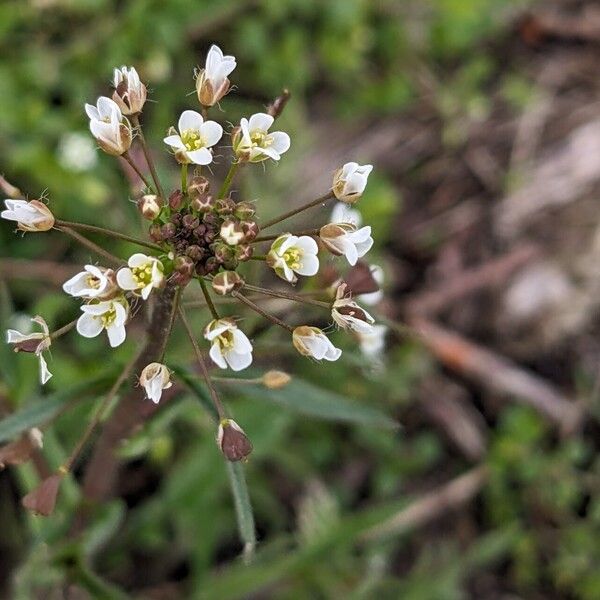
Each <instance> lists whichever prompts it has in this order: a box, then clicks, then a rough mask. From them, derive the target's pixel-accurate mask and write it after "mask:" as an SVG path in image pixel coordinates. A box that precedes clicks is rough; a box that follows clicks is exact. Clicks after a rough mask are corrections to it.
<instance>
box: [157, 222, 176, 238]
mask: <svg viewBox="0 0 600 600" xmlns="http://www.w3.org/2000/svg"><path fill="white" fill-rule="evenodd" d="M160 233H161V235H162V238H163V240H169V239H171V238H172V237H173V236H174V235H175V234H176V233H177V225H175V224H174V223H165V224H164V225H163V226H162V227H161V228H160Z"/></svg>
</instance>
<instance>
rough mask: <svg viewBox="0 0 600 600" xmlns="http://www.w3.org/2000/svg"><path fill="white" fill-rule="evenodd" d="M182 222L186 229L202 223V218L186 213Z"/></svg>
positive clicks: (194, 227)
mask: <svg viewBox="0 0 600 600" xmlns="http://www.w3.org/2000/svg"><path fill="white" fill-rule="evenodd" d="M181 223H182V225H183V226H184V227H185V228H186V229H196V227H198V225H200V219H199V218H198V217H197V216H195V215H184V216H183V219H181Z"/></svg>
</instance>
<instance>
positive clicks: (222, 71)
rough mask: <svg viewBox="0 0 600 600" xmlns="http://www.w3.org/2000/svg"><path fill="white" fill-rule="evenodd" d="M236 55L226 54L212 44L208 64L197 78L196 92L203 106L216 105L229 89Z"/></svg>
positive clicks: (207, 59)
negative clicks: (230, 75)
mask: <svg viewBox="0 0 600 600" xmlns="http://www.w3.org/2000/svg"><path fill="white" fill-rule="evenodd" d="M235 66H236V63H235V57H233V56H225V55H223V52H222V51H221V49H220V48H219V47H218V46H215V45H212V46H211V47H210V50H209V51H208V54H207V56H206V65H205V68H204V69H202V70H201V71H200V72H199V73H198V77H197V78H196V93H197V94H198V100H199V102H200V104H202V105H203V106H214V105H215V104H216V103H217V102H218V101H219V100H220V99H221V98H223V96H225V94H227V92H228V91H229V85H230V83H229V79H228V75H229V74H230V73H231V72H232V71H233V70H234V69H235Z"/></svg>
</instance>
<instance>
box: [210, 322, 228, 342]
mask: <svg viewBox="0 0 600 600" xmlns="http://www.w3.org/2000/svg"><path fill="white" fill-rule="evenodd" d="M230 329H232V327H231V325H230V324H229V323H227V322H221V323H220V324H219V325H218V326H217V327H215V328H214V329H211V330H210V331H209V332H208V333H205V334H204V338H205V339H207V340H208V341H209V342H212V340H214V339H215V338H216V337H219V336H220V335H221V334H222V333H225V332H226V331H229V330H230Z"/></svg>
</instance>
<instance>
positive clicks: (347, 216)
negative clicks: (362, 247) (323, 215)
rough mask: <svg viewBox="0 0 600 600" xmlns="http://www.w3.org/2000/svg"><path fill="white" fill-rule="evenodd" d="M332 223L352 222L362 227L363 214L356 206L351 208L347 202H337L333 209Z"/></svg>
mask: <svg viewBox="0 0 600 600" xmlns="http://www.w3.org/2000/svg"><path fill="white" fill-rule="evenodd" d="M331 223H351V224H352V225H354V226H355V227H360V224H361V223H362V215H361V214H360V211H359V210H357V209H356V208H350V207H349V206H348V205H347V204H346V203H345V202H336V204H335V206H334V207H333V210H332V211H331Z"/></svg>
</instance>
